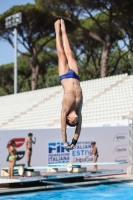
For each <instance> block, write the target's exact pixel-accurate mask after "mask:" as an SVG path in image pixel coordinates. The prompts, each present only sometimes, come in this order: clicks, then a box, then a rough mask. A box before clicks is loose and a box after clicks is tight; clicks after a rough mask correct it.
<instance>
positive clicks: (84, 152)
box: [72, 141, 93, 162]
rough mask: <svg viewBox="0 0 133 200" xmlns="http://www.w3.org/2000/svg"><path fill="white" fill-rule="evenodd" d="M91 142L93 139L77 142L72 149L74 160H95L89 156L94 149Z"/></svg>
mask: <svg viewBox="0 0 133 200" xmlns="http://www.w3.org/2000/svg"><path fill="white" fill-rule="evenodd" d="M91 142H92V141H81V142H77V145H76V146H75V148H74V149H73V151H72V157H73V162H89V161H93V157H87V156H88V155H89V154H90V153H91V151H92V147H91ZM86 157H87V158H86Z"/></svg>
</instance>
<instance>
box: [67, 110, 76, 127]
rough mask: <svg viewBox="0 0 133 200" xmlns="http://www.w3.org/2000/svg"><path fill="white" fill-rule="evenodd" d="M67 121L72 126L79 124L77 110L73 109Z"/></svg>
mask: <svg viewBox="0 0 133 200" xmlns="http://www.w3.org/2000/svg"><path fill="white" fill-rule="evenodd" d="M66 123H67V125H69V126H71V127H74V126H76V125H77V124H78V115H77V114H76V112H75V111H72V112H70V113H69V114H68V115H67V118H66Z"/></svg>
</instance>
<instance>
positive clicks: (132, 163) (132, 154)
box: [128, 119, 133, 175]
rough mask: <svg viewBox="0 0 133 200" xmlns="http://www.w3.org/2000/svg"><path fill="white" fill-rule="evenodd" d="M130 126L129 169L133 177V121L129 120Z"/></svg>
mask: <svg viewBox="0 0 133 200" xmlns="http://www.w3.org/2000/svg"><path fill="white" fill-rule="evenodd" d="M128 124H129V169H130V174H132V175H133V119H129V120H128Z"/></svg>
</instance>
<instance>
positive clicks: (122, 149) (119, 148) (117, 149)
mask: <svg viewBox="0 0 133 200" xmlns="http://www.w3.org/2000/svg"><path fill="white" fill-rule="evenodd" d="M127 151H128V146H127V145H119V146H117V147H115V149H114V151H113V153H126V152H127Z"/></svg>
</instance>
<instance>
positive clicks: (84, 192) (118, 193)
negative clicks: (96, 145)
mask: <svg viewBox="0 0 133 200" xmlns="http://www.w3.org/2000/svg"><path fill="white" fill-rule="evenodd" d="M31 199H32V200H45V199H46V200H59V199H60V200H75V199H76V200H105V199H106V200H133V183H124V184H111V185H98V186H93V187H85V188H81V187H79V188H76V189H68V190H58V191H46V192H36V193H30V194H29V193H27V194H19V195H12V196H3V197H0V200H31Z"/></svg>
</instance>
